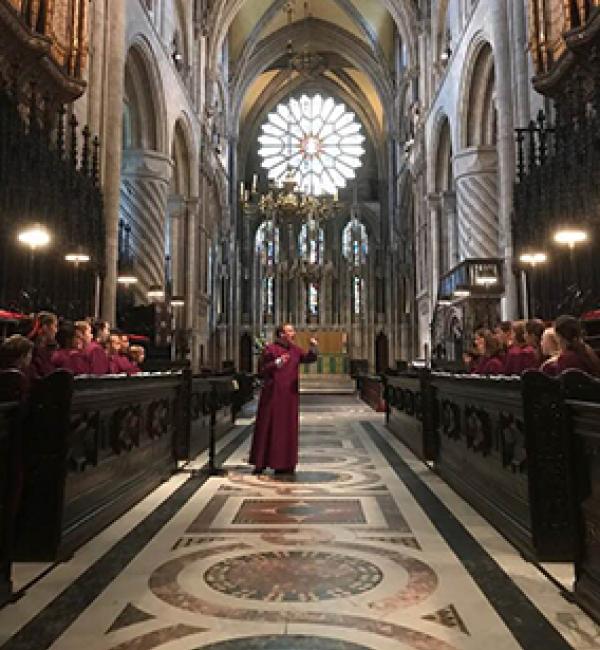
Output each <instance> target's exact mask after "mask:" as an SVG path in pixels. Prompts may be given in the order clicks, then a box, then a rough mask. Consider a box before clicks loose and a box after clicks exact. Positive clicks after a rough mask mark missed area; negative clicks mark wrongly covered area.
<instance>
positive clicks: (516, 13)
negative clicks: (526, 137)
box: [511, 2, 530, 127]
mask: <svg viewBox="0 0 600 650" xmlns="http://www.w3.org/2000/svg"><path fill="white" fill-rule="evenodd" d="M511 7H512V34H513V38H512V43H513V51H512V57H513V61H514V65H513V70H514V80H513V81H514V83H513V87H514V93H513V95H514V96H515V97H516V98H517V101H516V111H515V112H514V115H515V120H516V121H517V125H516V126H522V127H524V126H526V125H527V123H528V122H529V115H530V107H529V104H530V102H529V93H530V81H529V57H528V54H527V51H528V43H527V18H526V12H525V2H513V3H511Z"/></svg>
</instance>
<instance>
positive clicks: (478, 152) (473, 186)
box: [454, 147, 500, 260]
mask: <svg viewBox="0 0 600 650" xmlns="http://www.w3.org/2000/svg"><path fill="white" fill-rule="evenodd" d="M454 169H455V176H456V201H457V208H458V249H459V257H460V259H461V260H464V259H470V258H474V257H498V254H499V252H500V249H499V237H500V223H499V218H498V216H499V215H498V209H499V201H498V196H499V186H498V154H497V152H496V148H495V147H472V148H469V149H465V150H464V151H461V152H460V153H458V154H456V156H455V157H454Z"/></svg>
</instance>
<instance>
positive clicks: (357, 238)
mask: <svg viewBox="0 0 600 650" xmlns="http://www.w3.org/2000/svg"><path fill="white" fill-rule="evenodd" d="M342 248H343V250H342V252H343V254H344V257H345V258H346V259H347V260H348V262H350V264H352V265H353V266H362V265H363V264H366V262H367V255H368V253H369V235H368V234H367V229H366V228H365V226H364V224H362V223H361V222H360V221H357V220H354V219H353V220H352V221H349V222H348V224H347V225H346V227H345V228H344V232H343V233H342Z"/></svg>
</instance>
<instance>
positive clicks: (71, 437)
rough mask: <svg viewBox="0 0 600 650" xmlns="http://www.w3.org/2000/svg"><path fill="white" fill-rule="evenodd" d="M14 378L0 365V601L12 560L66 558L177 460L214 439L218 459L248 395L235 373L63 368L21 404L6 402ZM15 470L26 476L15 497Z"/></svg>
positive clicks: (4, 596) (167, 472) (185, 458)
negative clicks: (221, 441)
mask: <svg viewBox="0 0 600 650" xmlns="http://www.w3.org/2000/svg"><path fill="white" fill-rule="evenodd" d="M13 379H14V373H8V374H7V373H0V570H1V573H0V602H2V601H6V600H7V599H8V598H9V596H10V563H11V562H12V561H19V560H21V561H57V560H59V561H60V560H64V559H66V558H69V557H70V556H71V554H72V553H73V551H74V550H75V549H76V548H78V547H79V546H80V545H81V544H83V543H84V542H85V541H87V540H88V539H90V538H91V537H93V536H94V535H96V534H97V533H98V532H99V531H101V530H102V529H103V528H104V527H105V526H107V525H108V524H110V523H111V522H113V521H114V520H115V519H116V518H117V517H119V516H120V515H122V514H123V513H124V512H126V511H128V510H129V509H130V508H131V507H132V506H133V505H134V504H135V503H137V502H138V501H139V500H140V499H142V498H143V497H144V496H146V495H147V494H149V493H150V492H151V491H152V490H153V489H154V488H155V487H156V486H158V485H159V484H160V482H161V481H163V480H165V479H167V478H168V477H169V476H170V475H171V473H173V472H174V471H175V470H176V461H189V460H193V459H194V458H196V457H197V455H198V454H199V453H200V452H202V451H204V450H206V449H207V448H208V447H209V444H212V445H213V450H212V451H213V454H211V458H212V462H214V458H215V455H214V445H215V442H216V441H217V440H218V438H219V437H221V436H222V435H224V433H225V432H227V431H228V430H229V429H230V428H231V427H232V426H233V424H234V414H235V410H234V409H235V406H234V405H235V404H236V403H238V404H241V403H242V402H243V401H244V400H247V399H249V398H250V397H251V396H252V394H251V392H250V393H248V392H246V394H245V397H236V386H235V383H234V382H233V378H232V377H213V376H209V377H193V376H192V375H191V374H190V373H189V372H187V371H186V372H176V373H156V374H152V375H138V376H135V377H125V376H106V377H94V378H83V377H82V378H77V379H73V376H72V375H71V374H70V373H68V372H66V371H61V370H59V371H56V372H54V373H52V374H51V375H49V376H48V377H46V378H45V379H43V380H41V381H39V382H37V383H36V384H34V386H33V388H32V391H31V394H30V395H29V396H28V398H27V399H26V400H25V401H24V402H22V403H21V404H20V405H19V403H18V402H17V403H15V402H14V401H12V400H11V401H6V399H5V401H2V399H3V398H5V397H6V390H5V388H6V386H7V385H8V384H9V383H10V382H13ZM13 394H14V391H13ZM16 395H17V397H18V396H19V395H18V391H17V393H16ZM17 407H18V408H17ZM15 409H17V410H15ZM22 413H24V415H20V414H22ZM17 414H19V417H18V419H17V420H16V421H15V419H14V417H15V416H16V415H17ZM15 422H16V425H15V424H14V423H15ZM15 436H16V437H17V442H18V445H17V447H15V446H14V441H15ZM15 449H16V451H17V452H18V453H16V455H15ZM8 468H10V471H9V469H8ZM15 470H17V474H20V475H22V477H23V479H24V480H23V489H22V494H21V495H20V498H19V495H18V492H19V485H20V480H19V478H18V476H15ZM17 501H18V503H17ZM17 505H18V516H17V517H16V518H15V512H16V510H17V507H16V506H17ZM15 521H16V526H15ZM13 527H14V528H16V531H15V535H14V539H13V534H12V529H13Z"/></svg>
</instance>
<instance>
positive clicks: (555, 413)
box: [522, 371, 575, 560]
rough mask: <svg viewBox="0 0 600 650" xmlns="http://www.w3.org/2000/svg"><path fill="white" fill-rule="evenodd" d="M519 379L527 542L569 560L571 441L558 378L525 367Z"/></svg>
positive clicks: (541, 551)
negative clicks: (524, 433)
mask: <svg viewBox="0 0 600 650" xmlns="http://www.w3.org/2000/svg"><path fill="white" fill-rule="evenodd" d="M522 384H523V405H524V419H525V428H526V430H527V440H526V445H527V463H528V474H529V501H530V504H531V526H532V531H533V543H534V546H535V548H536V550H537V552H538V554H539V555H540V556H542V557H543V556H546V557H552V558H553V559H558V560H560V559H563V560H569V559H572V557H573V552H574V547H575V538H574V532H573V531H574V514H573V507H572V494H571V492H572V481H571V477H570V474H569V471H570V464H571V442H570V440H569V438H570V436H569V435H565V421H564V416H565V411H564V406H563V402H562V395H561V388H560V383H559V381H558V380H556V379H550V378H549V377H546V376H545V375H543V374H542V373H539V372H535V371H528V372H526V373H525V374H524V375H523V378H522Z"/></svg>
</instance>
